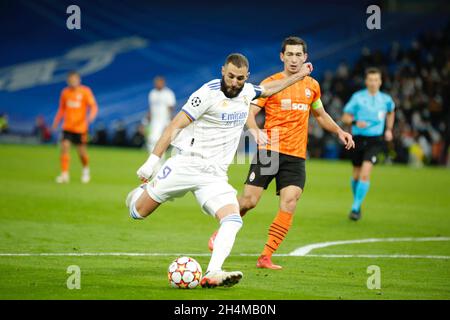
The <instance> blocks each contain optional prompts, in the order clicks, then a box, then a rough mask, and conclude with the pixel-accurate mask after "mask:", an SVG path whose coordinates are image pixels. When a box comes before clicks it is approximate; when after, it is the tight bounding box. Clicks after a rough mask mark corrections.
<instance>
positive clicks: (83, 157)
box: [77, 143, 91, 183]
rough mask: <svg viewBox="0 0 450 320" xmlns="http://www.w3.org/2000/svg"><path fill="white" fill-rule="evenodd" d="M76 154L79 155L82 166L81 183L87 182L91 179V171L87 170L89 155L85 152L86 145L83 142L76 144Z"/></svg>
mask: <svg viewBox="0 0 450 320" xmlns="http://www.w3.org/2000/svg"><path fill="white" fill-rule="evenodd" d="M77 150H78V155H79V157H80V161H81V164H82V166H83V169H82V172H81V182H82V183H88V182H89V181H91V173H90V170H89V156H88V153H87V147H86V144H85V143H82V144H79V145H78V146H77Z"/></svg>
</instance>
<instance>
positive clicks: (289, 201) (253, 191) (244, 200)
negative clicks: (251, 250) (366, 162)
mask: <svg viewBox="0 0 450 320" xmlns="http://www.w3.org/2000/svg"><path fill="white" fill-rule="evenodd" d="M307 58H308V54H307V47H306V43H305V41H303V40H302V39H300V38H298V37H288V38H286V39H285V40H284V41H283V43H282V47H281V53H280V59H281V61H282V62H283V63H284V70H283V71H282V72H279V73H276V74H274V75H272V76H270V77H268V78H266V79H265V80H264V81H263V82H262V83H261V85H264V84H265V83H269V82H271V81H274V80H279V79H283V78H285V77H288V76H290V75H292V74H295V73H297V72H299V70H300V68H301V67H302V65H303V63H305V61H306V60H307ZM320 95H321V93H320V86H319V83H318V82H317V81H316V80H315V79H313V78H312V77H310V76H307V77H305V78H304V79H303V80H300V81H298V82H296V83H294V84H293V85H291V86H290V87H288V88H286V89H284V90H282V91H280V92H278V93H277V94H274V95H272V96H270V97H268V98H259V99H258V100H257V104H253V103H252V105H251V106H250V113H249V116H248V119H247V123H246V124H247V127H248V128H249V129H250V130H251V132H252V133H253V135H254V136H255V138H256V140H257V143H258V153H257V155H256V158H255V159H254V161H252V165H251V166H250V170H249V173H248V176H247V180H246V182H245V187H244V192H243V194H242V195H241V196H240V197H239V198H238V200H239V207H240V214H241V216H244V215H245V214H246V213H247V211H249V210H251V209H253V208H254V207H255V206H256V205H257V203H258V202H259V199H260V198H261V195H262V192H263V191H264V190H265V189H267V187H268V186H269V184H270V182H271V181H272V180H273V179H274V178H275V180H276V185H277V186H276V187H277V192H276V193H277V195H279V196H280V206H279V210H278V212H277V215H276V217H275V219H274V220H273V222H272V224H271V226H270V228H269V235H268V239H267V242H266V244H265V246H264V250H263V251H262V253H261V255H260V257H259V258H258V260H257V263H256V267H258V268H267V269H275V270H277V269H281V268H282V267H281V266H279V265H275V264H273V263H272V260H271V257H272V254H273V253H274V252H275V251H276V250H277V249H278V247H279V246H280V244H281V243H282V242H283V240H284V238H285V237H286V234H287V233H288V231H289V229H290V227H291V225H292V221H293V217H294V213H295V210H296V207H297V201H298V200H299V199H300V195H301V194H302V192H303V188H304V185H305V179H306V171H305V159H306V146H307V141H308V120H309V114H310V112H311V113H312V114H313V115H314V117H315V118H316V120H317V122H318V123H319V125H320V126H321V127H322V128H324V129H325V130H327V131H329V132H332V133H334V134H336V136H337V137H338V138H339V140H340V141H341V142H342V143H343V144H344V145H345V148H346V149H350V148H354V146H355V144H354V142H353V139H352V135H351V134H349V133H347V132H345V131H344V130H342V129H341V128H340V127H339V126H338V125H337V124H336V122H334V120H333V119H332V118H331V117H330V116H329V114H328V113H327V112H326V111H325V109H324V108H323V105H322V102H321V100H320ZM262 108H264V109H265V112H266V119H265V125H264V129H265V131H266V132H267V133H266V132H265V131H262V130H261V129H259V127H258V125H257V124H256V120H255V116H256V114H257V113H258V112H259V111H261V109H262ZM255 160H256V161H255ZM215 234H216V233H214V234H213V235H212V236H211V238H210V241H209V248H210V249H211V248H213V246H214V238H215Z"/></svg>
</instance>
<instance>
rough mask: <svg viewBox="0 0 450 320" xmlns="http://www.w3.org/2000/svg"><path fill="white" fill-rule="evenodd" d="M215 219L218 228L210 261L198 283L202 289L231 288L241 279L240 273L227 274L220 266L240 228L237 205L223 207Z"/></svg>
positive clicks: (228, 253)
mask: <svg viewBox="0 0 450 320" xmlns="http://www.w3.org/2000/svg"><path fill="white" fill-rule="evenodd" d="M213 201H214V200H213ZM216 217H218V218H219V219H220V228H219V230H218V231H217V236H216V239H215V241H214V250H213V253H212V256H211V260H210V262H209V265H208V268H207V270H206V273H205V275H204V277H203V278H202V280H201V282H200V284H201V286H202V287H203V288H214V287H217V286H224V287H231V286H233V285H235V284H237V283H238V282H239V281H240V280H241V279H242V277H243V274H242V272H240V271H231V272H228V271H224V270H222V265H223V263H224V261H225V259H226V258H227V257H228V256H229V255H230V252H231V249H232V248H233V245H234V240H235V239H236V234H237V233H238V232H239V230H240V229H241V227H242V218H241V216H240V215H239V213H238V207H237V205H234V204H233V205H231V204H230V205H225V206H223V207H222V208H221V209H219V210H218V211H217V212H216Z"/></svg>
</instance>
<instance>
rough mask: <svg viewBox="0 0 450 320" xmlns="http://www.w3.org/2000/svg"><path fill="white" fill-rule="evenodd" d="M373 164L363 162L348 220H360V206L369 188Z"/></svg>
mask: <svg viewBox="0 0 450 320" xmlns="http://www.w3.org/2000/svg"><path fill="white" fill-rule="evenodd" d="M372 168H373V164H372V162H370V161H364V162H363V164H362V167H361V171H360V174H359V180H358V183H357V185H356V187H355V195H354V199H353V204H352V209H351V211H350V215H349V218H350V219H351V220H354V221H357V220H359V219H361V205H362V203H363V201H364V198H365V197H366V195H367V192H368V191H369V187H370V181H369V179H370V173H371V171H372Z"/></svg>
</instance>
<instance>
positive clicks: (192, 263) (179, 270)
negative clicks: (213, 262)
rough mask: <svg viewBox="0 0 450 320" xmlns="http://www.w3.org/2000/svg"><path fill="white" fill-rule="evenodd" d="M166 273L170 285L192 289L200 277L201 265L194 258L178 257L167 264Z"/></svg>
mask: <svg viewBox="0 0 450 320" xmlns="http://www.w3.org/2000/svg"><path fill="white" fill-rule="evenodd" d="M167 275H168V278H169V284H170V285H171V286H172V287H174V288H180V289H193V288H195V287H196V286H198V284H199V283H200V280H201V279H202V267H201V266H200V264H199V263H198V262H197V261H196V260H195V259H192V258H190V257H180V258H177V259H175V260H174V261H173V262H172V263H171V264H170V265H169V269H168V272H167Z"/></svg>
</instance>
